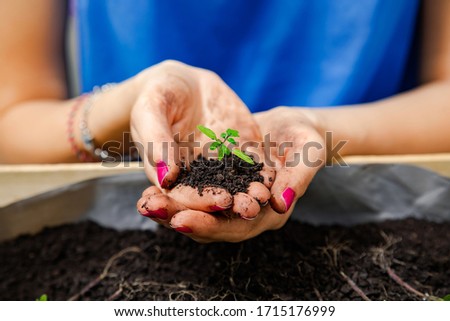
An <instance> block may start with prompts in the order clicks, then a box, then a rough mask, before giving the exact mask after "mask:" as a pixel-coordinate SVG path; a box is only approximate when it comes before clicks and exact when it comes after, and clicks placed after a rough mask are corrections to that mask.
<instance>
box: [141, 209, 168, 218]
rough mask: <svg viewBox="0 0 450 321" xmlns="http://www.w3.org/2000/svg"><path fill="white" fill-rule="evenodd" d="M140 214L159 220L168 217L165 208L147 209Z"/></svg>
mask: <svg viewBox="0 0 450 321" xmlns="http://www.w3.org/2000/svg"><path fill="white" fill-rule="evenodd" d="M142 215H144V216H146V217H150V218H159V219H160V220H165V219H167V218H168V217H169V215H168V214H167V210H166V209H165V208H160V209H157V210H156V211H148V212H147V213H144V214H142Z"/></svg>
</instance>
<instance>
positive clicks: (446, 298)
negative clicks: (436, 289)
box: [442, 294, 450, 301]
mask: <svg viewBox="0 0 450 321" xmlns="http://www.w3.org/2000/svg"><path fill="white" fill-rule="evenodd" d="M442 300H443V301H450V294H447V295H446V296H444V297H443V298H442Z"/></svg>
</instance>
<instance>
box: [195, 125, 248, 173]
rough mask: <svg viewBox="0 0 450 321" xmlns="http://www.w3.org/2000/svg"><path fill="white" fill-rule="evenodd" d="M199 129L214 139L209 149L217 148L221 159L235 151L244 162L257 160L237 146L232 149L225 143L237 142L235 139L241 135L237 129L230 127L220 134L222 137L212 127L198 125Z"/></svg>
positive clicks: (233, 143)
mask: <svg viewBox="0 0 450 321" xmlns="http://www.w3.org/2000/svg"><path fill="white" fill-rule="evenodd" d="M197 129H198V130H199V131H201V132H202V133H203V134H205V135H206V136H208V137H209V138H211V139H212V140H213V143H212V144H211V146H210V147H209V149H210V150H216V149H217V153H218V159H219V160H222V159H223V158H224V157H225V155H227V156H229V155H230V154H232V153H233V154H234V155H236V156H237V157H239V158H240V159H242V160H243V161H244V162H247V163H249V164H252V165H255V162H254V161H253V159H251V157H249V156H248V155H246V154H245V153H244V152H243V151H241V150H240V149H237V148H236V149H231V150H230V149H229V148H228V147H227V146H226V145H225V143H226V142H229V143H230V144H232V145H236V144H237V143H236V140H235V138H236V137H239V132H238V131H237V130H235V129H230V128H228V129H227V130H226V132H225V133H222V134H220V137H221V138H222V139H220V138H218V137H217V135H216V133H215V132H213V131H212V130H211V129H209V128H207V127H205V126H202V125H198V126H197Z"/></svg>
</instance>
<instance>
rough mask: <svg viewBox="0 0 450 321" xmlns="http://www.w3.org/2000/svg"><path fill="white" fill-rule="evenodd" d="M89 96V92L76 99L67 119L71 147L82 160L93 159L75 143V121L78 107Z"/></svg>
mask: <svg viewBox="0 0 450 321" xmlns="http://www.w3.org/2000/svg"><path fill="white" fill-rule="evenodd" d="M87 97H88V95H87V94H83V95H81V96H79V97H78V98H77V99H76V100H75V103H74V104H73V106H72V109H71V110H70V113H69V118H68V121H67V136H68V139H69V144H70V148H71V150H72V152H73V153H74V154H75V155H76V156H77V158H78V159H79V160H80V161H82V162H88V161H92V157H90V155H89V154H88V153H87V152H85V151H83V150H81V149H79V148H78V146H77V144H76V143H75V133H74V130H73V123H74V119H75V116H76V114H77V111H78V109H79V108H80V106H81V105H82V104H83V102H84V101H85V99H86V98H87Z"/></svg>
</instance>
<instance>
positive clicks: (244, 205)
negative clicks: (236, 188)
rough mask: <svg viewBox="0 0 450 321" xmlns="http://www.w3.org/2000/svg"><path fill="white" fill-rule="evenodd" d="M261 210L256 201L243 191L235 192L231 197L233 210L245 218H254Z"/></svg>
mask: <svg viewBox="0 0 450 321" xmlns="http://www.w3.org/2000/svg"><path fill="white" fill-rule="evenodd" d="M260 210H261V208H260V206H259V204H258V201H257V200H256V199H254V198H253V197H251V196H250V195H248V194H245V193H237V194H236V195H234V198H233V212H234V213H236V214H238V215H239V216H240V217H242V218H243V219H245V220H254V219H255V218H256V216H257V215H258V213H259V211H260Z"/></svg>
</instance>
